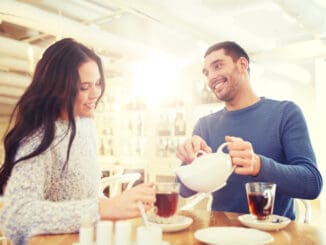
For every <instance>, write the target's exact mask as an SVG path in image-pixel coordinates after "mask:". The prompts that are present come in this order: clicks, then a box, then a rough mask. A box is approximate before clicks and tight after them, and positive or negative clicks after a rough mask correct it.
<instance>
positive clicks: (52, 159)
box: [0, 118, 101, 245]
mask: <svg viewBox="0 0 326 245" xmlns="http://www.w3.org/2000/svg"><path fill="white" fill-rule="evenodd" d="M67 126H68V124H67V122H65V121H62V120H58V121H56V122H55V127H56V131H55V139H54V141H53V142H52V144H51V145H50V147H49V148H48V149H47V150H46V151H45V152H43V153H42V154H40V155H38V156H36V157H33V158H31V159H28V160H25V161H21V162H19V163H18V164H16V165H15V167H14V168H13V170H12V173H11V176H10V178H9V180H8V182H7V186H6V188H5V194H4V206H3V207H2V209H1V213H0V224H1V225H0V229H1V230H2V231H3V232H4V233H5V235H6V236H7V237H8V238H10V239H11V240H12V241H13V243H14V244H15V245H21V244H26V243H27V241H28V239H29V238H30V237H31V236H33V235H37V234H44V233H69V232H76V231H78V230H79V227H80V222H81V218H82V217H83V216H85V215H88V216H91V217H94V218H96V217H97V215H98V197H99V196H100V191H99V190H100V176H101V175H100V174H101V173H100V168H99V165H98V154H97V145H96V131H95V124H94V121H93V120H92V119H90V118H77V119H76V137H75V139H74V141H73V144H72V147H71V152H70V159H69V162H68V164H67V167H66V170H64V171H62V169H63V165H64V163H65V159H66V153H67V147H68V142H69V135H70V133H68V134H67ZM42 134H43V132H42V130H38V132H36V133H35V134H33V136H31V137H28V138H26V139H24V140H23V141H22V142H21V144H20V147H19V149H18V151H17V154H16V159H17V158H20V157H21V156H25V155H26V154H28V153H30V152H31V151H32V150H33V149H35V148H36V147H37V146H38V144H39V143H40V141H41V139H42Z"/></svg>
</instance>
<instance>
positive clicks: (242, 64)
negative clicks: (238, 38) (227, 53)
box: [238, 57, 249, 71]
mask: <svg viewBox="0 0 326 245" xmlns="http://www.w3.org/2000/svg"><path fill="white" fill-rule="evenodd" d="M238 64H239V67H240V69H241V71H246V70H247V69H248V66H249V64H248V60H247V59H246V58H245V57H240V58H239V59H238Z"/></svg>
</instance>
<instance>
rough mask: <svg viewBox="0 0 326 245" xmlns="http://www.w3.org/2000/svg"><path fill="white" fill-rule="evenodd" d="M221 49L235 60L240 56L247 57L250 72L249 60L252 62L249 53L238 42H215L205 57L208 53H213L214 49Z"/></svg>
mask: <svg viewBox="0 0 326 245" xmlns="http://www.w3.org/2000/svg"><path fill="white" fill-rule="evenodd" d="M220 49H223V50H224V52H225V54H226V55H228V56H231V58H232V60H233V61H234V62H235V61H237V60H238V59H239V58H240V57H244V58H246V59H247V61H248V72H249V71H250V69H249V62H250V58H249V55H248V54H247V52H246V51H245V50H244V49H243V48H242V47H241V46H240V45H239V44H237V43H236V42H232V41H225V42H219V43H215V44H213V45H212V46H210V47H209V48H208V49H207V50H206V52H205V55H204V58H205V57H206V56H207V55H209V54H210V53H212V52H214V51H217V50H220Z"/></svg>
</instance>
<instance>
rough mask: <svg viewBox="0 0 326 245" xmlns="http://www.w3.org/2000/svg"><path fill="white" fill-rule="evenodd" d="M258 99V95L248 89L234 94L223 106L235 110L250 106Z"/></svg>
mask: <svg viewBox="0 0 326 245" xmlns="http://www.w3.org/2000/svg"><path fill="white" fill-rule="evenodd" d="M259 100H260V97H258V96H257V95H256V94H255V93H254V92H253V91H252V90H251V89H250V90H248V91H246V92H242V93H241V95H240V96H236V97H235V98H234V99H233V100H232V101H227V102H225V107H226V109H227V110H228V111H236V110H240V109H243V108H246V107H248V106H251V105H253V104H255V103H257V102H258V101H259Z"/></svg>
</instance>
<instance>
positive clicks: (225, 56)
mask: <svg viewBox="0 0 326 245" xmlns="http://www.w3.org/2000/svg"><path fill="white" fill-rule="evenodd" d="M204 57H205V61H204V67H203V74H204V75H205V76H206V78H207V81H208V85H209V87H210V88H211V89H212V91H213V92H214V93H215V95H216V97H217V98H218V99H219V100H221V101H224V103H225V108H224V109H222V110H220V111H218V112H216V113H213V114H210V115H208V116H205V117H203V118H200V119H199V121H198V122H197V124H196V126H195V129H194V131H193V136H192V138H191V139H188V140H186V141H185V143H183V144H182V145H180V146H179V147H178V150H177V157H178V158H179V159H180V160H182V162H183V163H184V164H190V163H191V162H192V160H193V159H194V158H195V153H196V152H197V151H198V150H204V151H206V152H212V151H213V152H215V151H216V149H217V147H218V146H219V145H220V144H222V143H223V142H228V150H229V155H230V157H231V159H232V164H233V165H235V166H236V168H235V171H234V173H233V174H232V175H231V176H230V178H229V179H228V181H227V185H226V186H225V187H223V188H222V189H220V190H218V191H215V192H214V193H213V198H214V200H213V203H212V209H213V210H219V211H231V212H240V213H248V205H247V199H246V191H245V186H244V185H245V183H247V182H256V181H260V182H272V183H276V184H277V189H276V197H275V204H274V214H278V215H282V216H287V217H289V218H290V219H295V214H294V211H293V199H292V198H304V199H314V198H316V197H317V196H318V195H319V193H320V192H321V189H322V185H323V181H322V177H321V174H320V172H319V171H318V169H317V164H316V158H315V154H314V152H313V149H312V146H311V142H310V138H309V133H308V129H307V125H306V122H305V119H304V116H303V114H302V112H301V110H300V108H299V107H298V106H297V105H296V104H294V103H293V102H290V101H276V100H271V99H267V98H265V97H258V96H257V95H256V94H255V93H254V91H253V89H252V88H251V85H250V80H249V57H248V55H247V53H246V51H244V50H243V48H241V47H240V46H239V45H238V44H237V43H234V42H229V41H227V42H221V43H217V44H215V45H213V46H211V47H210V48H208V50H207V51H206V53H205V56H204ZM216 171H218V169H216ZM198 181H200V180H198ZM193 194H195V192H194V191H192V190H190V189H188V188H187V187H186V186H184V185H182V188H181V195H182V196H185V197H187V196H190V195H193Z"/></svg>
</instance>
